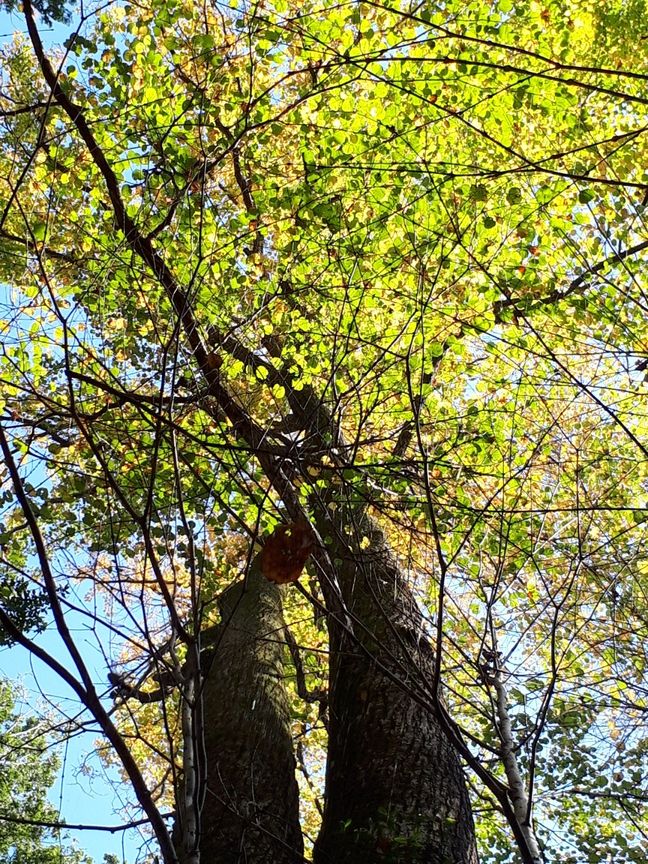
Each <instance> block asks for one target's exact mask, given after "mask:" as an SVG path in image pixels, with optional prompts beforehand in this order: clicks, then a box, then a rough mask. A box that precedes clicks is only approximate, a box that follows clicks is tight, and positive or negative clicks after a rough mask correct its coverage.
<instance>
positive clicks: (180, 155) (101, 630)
mask: <svg viewBox="0 0 648 864" xmlns="http://www.w3.org/2000/svg"><path fill="white" fill-rule="evenodd" d="M25 10H26V18H25V20H26V22H27V23H26V25H25V24H23V29H24V28H25V27H27V30H28V32H27V34H26V35H23V36H17V37H15V39H14V41H13V42H12V43H11V44H10V45H7V46H6V47H5V48H4V52H3V73H2V82H1V91H0V190H1V191H0V205H1V207H2V212H1V214H0V279H1V280H2V281H3V282H4V283H5V284H4V286H3V287H2V312H1V317H2V319H3V320H2V321H0V332H1V333H2V340H3V347H2V351H1V352H0V385H1V388H2V390H1V397H2V403H1V405H0V411H1V420H2V428H3V430H4V431H3V440H4V442H5V445H4V449H5V458H7V454H8V453H9V452H11V453H13V460H14V466H15V472H14V475H12V476H11V477H9V476H8V477H7V480H8V481H11V482H8V483H7V485H6V487H5V494H4V499H3V512H2V518H3V524H2V528H1V534H0V544H1V549H2V552H1V560H2V577H1V578H2V581H0V608H1V609H3V610H4V612H5V618H3V619H2V623H3V624H4V627H5V634H6V635H5V637H4V638H5V639H7V640H13V641H16V640H17V634H16V633H15V632H14V631H12V630H11V628H10V627H9V626H8V623H7V622H8V621H10V620H12V621H14V623H15V625H16V628H17V629H19V630H21V631H22V630H23V628H25V627H27V626H28V625H30V624H33V625H34V626H35V627H36V628H38V626H42V623H43V622H44V621H45V620H50V618H49V617H48V615H49V613H48V612H47V611H46V609H47V607H48V606H49V607H50V608H53V607H52V603H53V599H52V598H53V596H54V595H55V594H56V592H58V593H59V597H60V600H59V603H60V605H59V607H58V609H59V612H55V614H54V619H58V618H60V619H65V618H66V617H68V616H71V620H73V621H74V622H75V626H77V627H81V628H83V629H84V630H85V635H84V639H85V638H88V639H90V640H92V639H95V640H96V642H97V644H99V645H101V646H102V648H101V650H102V651H103V654H104V656H105V658H106V662H107V664H108V665H110V666H111V667H114V666H115V665H116V664H121V665H123V666H124V667H125V668H126V669H127V671H128V672H129V674H131V673H132V674H133V676H135V677H137V675H140V674H141V673H142V672H143V670H144V668H145V667H146V664H147V658H149V657H150V656H154V652H155V651H158V650H159V649H160V646H162V645H163V644H165V643H166V642H168V638H169V634H170V633H171V632H172V631H173V632H175V633H176V634H180V635H182V634H187V633H190V632H193V630H194V628H196V629H199V628H200V627H201V626H203V625H204V624H205V623H206V624H213V623H214V621H215V620H216V618H217V615H216V606H215V598H216V597H217V596H218V595H219V594H220V592H222V591H223V589H224V588H225V587H226V586H227V585H228V584H229V583H230V582H232V581H233V580H235V579H236V578H238V575H239V574H240V573H241V572H243V570H245V567H246V561H247V562H248V563H249V560H251V557H252V555H253V547H252V545H251V544H252V542H253V541H255V540H256V539H257V538H259V537H262V536H263V535H266V536H267V535H268V534H269V533H270V532H271V531H272V530H273V529H274V528H275V527H276V526H277V524H278V523H280V522H282V521H289V520H290V519H291V518H292V519H294V517H295V514H296V513H305V514H306V516H307V517H309V516H312V515H313V514H315V516H314V517H313V518H314V521H315V522H316V523H317V529H318V531H319V535H318V536H319V537H320V540H321V541H322V546H323V548H326V546H327V543H328V545H329V546H331V540H330V538H328V539H327V536H326V526H325V525H324V522H323V521H322V517H321V513H320V511H321V510H324V511H328V512H329V515H330V518H331V520H333V521H335V520H337V519H338V516H339V517H340V520H341V521H343V519H344V514H345V513H354V512H357V508H358V507H360V506H365V507H366V508H367V512H369V513H370V514H371V516H372V517H373V518H374V519H375V520H376V522H377V524H379V525H380V527H381V529H382V530H383V531H384V533H385V537H386V539H387V541H388V542H389V544H390V546H391V548H392V549H393V551H394V553H395V555H396V556H397V558H398V561H399V563H400V565H401V567H402V572H403V574H404V577H405V579H406V581H407V583H408V585H409V588H410V590H411V592H412V594H413V596H414V597H415V598H416V603H417V604H418V608H419V609H420V612H421V615H422V621H423V622H424V627H425V634H426V635H427V636H428V637H429V638H430V640H431V641H432V642H433V644H434V645H435V648H436V664H437V673H438V680H440V681H441V683H442V686H443V698H444V704H446V705H447V710H448V713H449V715H450V716H451V717H452V719H453V722H454V723H456V724H457V727H458V728H460V729H461V730H462V735H463V740H465V741H466V742H467V744H466V747H467V750H468V751H469V752H468V753H464V754H463V756H464V759H468V762H469V764H468V775H469V777H470V778H471V780H470V782H471V785H472V792H473V807H474V813H475V822H476V830H477V836H478V841H479V844H480V850H481V855H482V858H483V860H484V861H493V862H495V861H497V862H507V861H513V860H515V853H514V851H513V848H514V847H513V845H512V840H511V835H510V832H509V829H508V827H507V826H506V822H505V820H504V819H503V817H502V815H501V813H500V809H501V808H500V806H499V804H498V802H497V801H496V800H495V798H494V796H493V794H492V788H491V789H489V788H487V785H484V777H483V776H482V775H479V774H475V773H474V769H475V765H476V764H479V765H481V766H482V768H483V769H484V771H485V772H487V773H488V774H489V775H490V776H492V777H495V778H498V779H499V780H500V781H505V782H509V783H511V782H512V778H511V774H510V769H511V764H512V763H511V760H510V759H509V762H508V764H507V761H506V754H505V753H504V749H505V748H503V746H502V740H503V739H504V738H505V737H506V735H505V734H504V731H503V723H504V717H506V718H508V722H509V723H510V725H511V730H510V732H511V735H512V740H513V742H514V747H513V754H514V755H513V760H512V761H513V762H514V763H515V765H516V770H517V771H518V772H519V774H520V775H521V777H522V779H523V784H524V787H525V789H526V796H527V799H528V800H527V803H528V807H529V810H530V811H532V812H533V815H534V819H535V823H536V828H537V834H538V837H539V840H540V842H541V845H542V846H543V848H544V849H545V850H546V855H547V860H554V861H561V862H576V861H579V862H580V861H583V860H589V861H592V862H600V861H604V860H606V856H608V855H609V856H610V858H609V859H608V860H614V861H615V862H617V864H622V862H639V861H642V860H644V859H643V855H644V852H643V851H642V848H643V849H644V850H645V845H644V844H645V841H646V832H647V831H648V827H647V826H646V822H645V815H643V817H642V812H643V811H642V805H643V804H644V803H645V799H646V795H647V794H648V793H647V792H646V785H645V784H646V770H645V769H646V741H645V739H642V735H641V727H642V724H643V725H644V726H645V718H646V660H647V658H646V637H647V636H648V607H647V605H646V592H647V590H648V557H647V556H646V552H645V549H646V542H647V540H648V530H647V529H648V521H647V519H646V512H647V510H646V507H647V501H648V488H647V486H646V482H647V462H646V456H647V455H648V416H647V414H646V404H647V403H646V383H645V372H646V369H647V368H648V341H647V337H646V332H647V331H646V321H647V314H648V308H647V305H646V304H647V292H648V286H647V285H646V277H645V273H646V266H645V260H646V254H645V253H646V250H647V249H648V233H647V228H646V219H645V213H646V203H647V202H648V168H647V166H648V146H647V138H646V128H647V126H646V124H647V122H648V116H647V111H646V106H647V105H648V95H646V94H647V93H648V88H647V87H646V84H647V82H648V39H646V38H645V35H644V34H643V30H644V29H645V20H646V17H645V16H646V8H645V5H644V2H643V0H627V2H624V0H613V2H609V3H607V4H600V3H597V2H593V0H592V2H586V0H579V2H576V0H572V2H569V0H560V2H556V0H547V2H542V3H541V2H536V0H529V2H513V0H499V2H493V3H490V4H488V3H484V2H481V0H479V2H477V0H468V2H465V0H462V2H460V3H459V2H454V0H451V2H447V3H439V4H435V3H427V2H421V3H409V2H406V0H390V2H363V3H358V2H346V3H337V2H329V0H321V2H317V3H314V2H306V3H292V2H290V0H274V2H270V0H267V2H266V0H262V2H258V3H253V4H248V3H236V2H232V3H231V4H221V3H219V2H216V0H212V2H211V3H207V4H195V3H193V2H191V0H186V2H185V0H159V2H158V0H148V2H146V3H139V4H133V5H128V4H125V5H122V4H112V3H109V4H104V5H101V6H100V7H98V8H97V10H96V11H92V12H88V11H87V10H86V14H85V17H83V18H81V19H76V25H78V26H76V29H70V34H69V38H68V39H67V40H66V41H65V45H64V47H62V48H60V49H51V50H50V49H44V48H43V46H42V43H41V39H40V37H39V35H38V29H37V26H38V25H37V23H36V18H35V17H34V15H33V14H32V13H31V11H30V10H31V4H30V3H29V2H26V3H25ZM74 25H75V20H74V17H73V18H72V24H71V25H70V27H71V28H72V27H73V26H74ZM17 478H22V485H20V483H18V480H17ZM318 508H319V509H318ZM27 513H29V514H31V518H30V517H28V516H27V515H26V514H27ZM318 514H320V515H318ZM331 514H332V515H331ZM340 514H342V515H340ZM336 524H338V523H336ZM35 526H37V527H35ZM322 526H324V527H322ZM347 531H348V537H347V542H348V546H349V548H351V547H353V548H357V549H359V550H364V549H366V548H370V547H371V544H372V543H373V538H372V537H371V536H370V535H369V534H368V533H367V534H365V533H363V530H362V528H360V529H358V523H357V522H356V523H354V522H353V520H352V519H349V520H347ZM331 554H332V555H333V559H332V564H333V566H334V567H335V566H337V565H338V564H340V561H338V560H336V559H335V557H334V555H335V554H336V553H335V552H332V553H331ZM318 577H320V578H321V572H319V571H318V569H317V567H316V566H315V565H312V566H311V567H310V570H309V575H308V577H305V578H303V579H302V583H303V586H304V587H303V591H302V592H301V593H300V591H299V590H298V589H290V593H288V592H287V593H286V595H285V598H286V599H285V603H284V607H285V608H284V613H285V615H286V618H287V620H288V621H289V622H290V624H291V629H292V632H293V633H294V634H295V637H296V638H295V640H294V642H295V644H294V646H293V647H294V648H295V650H294V651H293V652H292V661H291V662H292V664H293V671H294V676H295V681H296V683H295V686H294V692H292V691H291V700H292V711H293V730H294V734H295V735H296V736H297V740H298V741H299V752H298V756H299V759H300V760H301V764H302V767H303V774H304V777H305V778H306V779H305V780H304V781H303V789H302V798H303V800H304V801H305V802H306V810H307V812H306V815H305V816H304V820H303V821H304V825H305V826H306V827H307V830H308V831H311V832H315V831H316V825H317V821H318V818H319V817H318V815H317V807H316V805H315V803H314V802H316V800H317V797H318V795H319V794H320V789H319V786H320V781H321V761H320V760H321V759H322V753H323V752H324V750H325V747H326V736H325V732H324V729H323V728H322V722H321V719H322V718H321V712H322V708H321V705H319V703H318V702H317V700H316V699H313V700H311V701H310V702H309V701H304V687H303V686H302V684H304V681H305V682H306V683H307V684H308V688H309V690H310V691H313V690H318V691H319V690H321V691H323V690H324V688H325V680H326V663H325V657H326V646H327V640H326V633H325V631H324V629H323V625H322V604H324V606H325V607H326V609H327V610H328V611H329V612H330V611H331V608H330V604H331V594H330V592H329V593H327V589H326V586H325V585H321V586H318V584H317V581H318ZM313 609H314V610H315V611H314V614H313ZM43 616H44V617H43ZM50 617H51V616H50ZM56 623H57V625H58V626H59V631H60V632H61V633H62V634H63V635H64V637H65V632H67V631H65V630H64V629H61V628H62V624H61V621H59V620H56ZM17 641H20V640H17ZM35 641H36V643H37V642H38V639H37V638H36V640H35ZM180 641H181V642H182V639H181V640H180ZM298 646H299V647H298ZM182 650H183V649H180V651H181V653H182ZM151 652H153V655H152V654H151ZM88 683H89V682H86V684H88ZM437 683H438V681H437ZM504 685H506V686H504ZM410 686H414V685H410ZM102 687H103V695H106V692H107V691H106V688H105V686H104V685H100V687H99V690H100V693H101V691H102ZM105 704H106V705H107V704H108V703H105ZM86 707H87V703H86ZM160 710H163V709H160ZM117 716H118V719H117V721H116V722H117V724H118V725H119V724H121V726H120V729H122V730H128V731H129V732H134V733H135V741H134V743H133V745H132V746H130V745H129V746H130V752H131V754H132V755H133V758H134V759H135V761H136V762H137V763H138V764H139V766H140V770H141V771H142V772H143V774H144V775H145V777H146V778H147V779H148V781H150V784H151V788H153V789H154V793H153V795H154V797H155V796H162V797H164V795H166V794H168V790H169V785H168V784H169V782H170V778H171V777H172V775H173V771H170V768H169V765H170V764H171V765H172V764H174V760H175V759H177V758H178V751H177V739H178V734H179V733H178V732H177V730H176V729H175V727H174V724H175V723H176V722H177V723H179V722H180V721H179V720H176V716H175V714H174V712H173V710H172V709H171V708H168V709H164V717H165V726H164V728H162V729H160V728H159V725H160V724H158V722H157V721H158V719H159V712H158V708H156V707H155V706H152V705H142V706H141V708H138V709H137V711H135V710H134V709H129V710H128V711H126V710H124V711H123V714H122V715H121V716H120V715H117ZM95 717H97V715H96V714H95ZM100 725H101V723H100ZM102 731H103V732H104V733H105V731H106V727H105V726H102ZM108 737H109V738H110V736H108ZM174 741H175V742H176V744H174V743H173V742H174ZM108 749H109V750H112V755H110V754H107V757H106V758H114V757H115V754H117V755H118V756H119V757H120V758H121V759H122V761H123V754H122V753H120V752H119V751H118V750H114V741H113V740H112V739H110V746H109V748H108ZM151 753H155V754H156V759H155V760H151V758H150V756H151ZM510 755H511V754H509V756H510ZM469 757H470V758H469ZM471 759H472V762H471ZM165 760H166V761H165ZM471 771H472V773H471ZM154 784H155V785H154ZM309 784H310V785H309ZM140 803H141V799H140ZM642 818H643V819H644V821H643V822H642V821H641V820H642Z"/></svg>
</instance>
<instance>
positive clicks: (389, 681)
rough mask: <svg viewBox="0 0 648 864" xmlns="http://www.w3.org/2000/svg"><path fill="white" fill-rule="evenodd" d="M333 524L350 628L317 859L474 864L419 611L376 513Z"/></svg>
mask: <svg viewBox="0 0 648 864" xmlns="http://www.w3.org/2000/svg"><path fill="white" fill-rule="evenodd" d="M344 509H346V508H344ZM329 512H330V511H329ZM347 517H349V514H348V512H347ZM340 518H342V514H341V513H340ZM349 527H351V533H352V537H351V538H350V537H349ZM336 529H337V530H336V536H335V540H334V543H333V544H332V545H331V546H330V547H329V551H330V553H331V558H332V559H333V560H334V562H335V565H336V570H337V573H338V577H339V582H340V588H341V591H342V595H343V597H344V600H345V604H346V607H347V609H348V611H349V613H350V619H351V626H352V627H353V631H354V635H353V637H351V636H350V635H349V633H348V631H347V629H346V628H345V627H344V626H341V625H340V624H339V623H338V624H333V625H332V627H331V674H330V695H329V704H330V721H329V750H328V764H327V772H326V794H325V810H324V819H323V824H322V830H321V833H320V836H319V838H318V840H317V844H316V848H315V856H314V861H315V864H334V862H335V864H344V862H349V864H351V862H353V864H365V862H366V864H369V862H372V864H375V862H380V861H382V862H390V864H414V862H421V864H423V862H425V864H475V862H476V861H477V854H476V849H475V841H474V830H473V822H472V815H471V810H470V803H469V800H468V794H467V789H466V784H465V780H464V776H463V771H462V767H461V763H460V761H459V757H458V755H457V753H456V752H455V750H454V749H453V747H452V745H451V744H450V743H449V742H448V741H447V739H446V737H445V735H444V732H443V730H442V728H441V726H440V724H439V721H438V719H437V717H436V716H435V712H434V709H433V708H432V705H433V700H432V697H431V682H432V681H433V677H434V654H433V651H432V649H431V647H430V645H429V643H428V642H427V640H426V639H425V637H424V636H423V627H422V624H423V621H422V617H421V614H420V612H419V610H418V608H417V606H416V603H415V601H414V598H413V596H412V594H411V592H410V591H409V589H408V587H407V585H406V584H405V582H404V580H403V578H402V575H401V573H400V571H399V567H398V563H397V562H396V561H395V559H394V557H393V555H392V554H391V552H390V550H389V548H388V546H387V545H386V543H385V540H384V537H383V535H382V532H381V531H380V530H379V529H378V528H377V526H376V525H375V524H374V523H373V522H372V520H371V519H369V518H368V517H367V516H366V514H363V513H362V512H358V511H356V512H355V513H354V514H352V515H351V516H350V521H348V522H347V524H346V525H345V524H344V523H342V522H339V523H338V524H337V525H336ZM329 531H330V522H329ZM363 538H364V540H363ZM367 541H369V545H368V546H367ZM361 544H362V545H361ZM363 546H367V548H366V549H364V550H363Z"/></svg>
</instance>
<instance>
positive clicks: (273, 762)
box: [198, 563, 304, 864]
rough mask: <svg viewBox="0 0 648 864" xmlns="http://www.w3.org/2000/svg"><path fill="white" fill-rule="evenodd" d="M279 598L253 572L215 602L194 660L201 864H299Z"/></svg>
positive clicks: (278, 593)
mask: <svg viewBox="0 0 648 864" xmlns="http://www.w3.org/2000/svg"><path fill="white" fill-rule="evenodd" d="M281 590H282V589H280V588H278V587H277V586H275V585H271V584H270V583H269V582H267V581H266V580H265V579H263V577H262V576H261V575H260V574H259V572H258V565H257V564H256V563H255V565H254V566H253V567H252V569H251V572H250V574H249V575H248V577H247V579H246V580H245V582H243V581H241V582H239V583H236V584H235V585H233V586H232V587H231V588H229V589H228V590H227V591H226V592H224V594H223V595H222V597H221V598H220V601H219V605H220V609H221V616H222V622H221V623H220V624H219V625H217V626H216V627H215V628H213V629H211V630H210V631H208V634H207V635H208V638H209V644H208V645H207V646H205V647H204V648H203V651H202V653H201V665H202V674H203V679H204V680H203V687H202V700H203V702H202V716H203V717H204V729H203V734H202V741H203V747H204V750H203V758H202V759H201V760H200V761H201V762H202V764H203V765H205V766H206V770H205V775H206V776H205V796H204V801H203V802H202V806H201V802H198V807H199V810H200V820H199V824H200V840H199V849H200V860H201V862H203V864H238V862H241V864H243V862H245V864H268V862H272V864H297V862H299V864H301V862H302V861H303V860H304V859H303V842H302V835H301V829H300V825H299V799H298V788H297V782H296V779H295V759H294V755H293V746H292V738H291V731H290V715H289V708H288V702H287V697H286V693H285V689H284V686H283V674H284V670H283V657H284V649H285V644H284V642H283V617H282V611H281Z"/></svg>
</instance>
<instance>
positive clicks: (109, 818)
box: [0, 6, 144, 864]
mask: <svg viewBox="0 0 648 864" xmlns="http://www.w3.org/2000/svg"><path fill="white" fill-rule="evenodd" d="M87 10H88V7H87V6H86V11H87ZM78 20H79V19H78V15H75V14H74V13H73V15H72V19H71V21H70V24H69V25H61V24H58V23H54V24H53V25H51V26H48V25H45V24H42V23H41V36H42V39H43V43H44V45H45V47H46V48H52V47H53V46H55V45H57V44H59V45H60V44H61V43H62V42H63V41H64V40H65V39H66V37H67V36H68V35H69V34H70V33H71V32H74V31H75V30H76V29H77V25H78ZM16 31H20V32H22V33H25V34H26V27H25V23H24V19H23V17H22V15H21V14H20V13H18V12H7V11H6V10H5V9H0V45H6V44H7V43H8V42H11V40H12V38H13V34H14V33H15V32H16ZM38 642H39V644H41V645H42V647H44V648H45V649H46V650H48V651H50V652H51V653H52V654H54V655H55V656H57V657H58V659H61V660H63V662H64V663H65V665H66V666H68V667H69V666H70V658H69V657H64V656H62V655H61V650H60V642H59V639H58V636H57V634H56V633H55V632H53V628H52V630H50V631H46V632H45V633H44V634H42V635H41V636H39V637H38ZM90 662H92V661H91V660H90ZM100 674H105V666H103V667H102V669H101V673H100ZM0 677H4V678H8V679H10V680H12V681H14V682H17V683H18V684H19V685H20V687H21V691H22V695H23V701H22V707H23V708H24V710H25V712H26V713H29V712H30V709H31V712H32V713H33V712H34V711H36V712H37V713H40V712H41V711H48V710H50V709H51V706H57V705H60V706H62V707H63V710H65V706H66V705H72V704H75V705H77V704H78V703H77V701H76V700H74V702H73V701H72V694H71V692H70V691H69V690H68V689H67V688H66V686H65V685H64V684H63V683H62V682H61V681H59V680H58V679H57V678H56V676H55V675H54V674H53V673H52V672H51V671H50V670H49V669H47V667H45V666H44V665H43V664H42V663H40V662H39V661H37V660H33V659H32V658H30V657H29V656H28V654H27V653H26V652H25V651H24V650H23V649H21V648H12V649H0ZM95 680H97V676H95ZM106 686H107V682H106ZM96 739H97V736H96V735H95V734H93V733H84V734H82V735H79V736H77V737H74V738H72V739H71V740H70V742H69V744H68V745H67V747H66V749H65V751H62V752H61V757H62V759H63V760H64V762H63V765H62V768H61V771H60V772H59V778H58V781H57V783H56V785H55V786H54V787H53V788H52V790H51V792H50V796H49V797H50V800H51V802H52V804H53V805H54V806H55V807H56V808H57V809H59V811H60V815H61V817H62V818H63V819H64V820H65V821H67V822H69V823H80V824H94V825H97V824H98V825H117V824H120V823H121V822H122V821H123V817H121V816H120V815H119V813H118V812H117V811H118V810H119V809H120V807H122V806H123V805H124V803H125V801H124V800H122V799H120V794H119V793H121V794H124V793H128V787H126V786H124V784H121V785H119V784H115V783H111V782H110V781H111V778H112V779H113V780H115V779H116V778H117V772H116V771H114V770H113V771H111V772H108V771H107V770H106V768H105V767H104V766H103V765H102V764H101V763H100V762H99V760H98V758H97V757H96ZM69 834H70V836H71V837H73V838H75V839H76V840H77V842H78V845H79V847H80V848H82V849H83V850H85V851H86V852H87V853H88V854H89V855H91V856H92V857H93V858H94V859H95V861H96V862H97V864H101V862H102V861H103V856H104V853H112V854H113V855H116V856H117V858H118V859H119V860H123V861H128V862H129V864H132V862H134V861H135V860H136V859H137V856H138V853H139V851H140V849H141V848H142V843H143V842H144V838H143V836H142V835H141V834H140V833H139V832H138V831H129V832H117V833H115V834H112V833H107V832H98V831H87V830H84V831H70V832H69Z"/></svg>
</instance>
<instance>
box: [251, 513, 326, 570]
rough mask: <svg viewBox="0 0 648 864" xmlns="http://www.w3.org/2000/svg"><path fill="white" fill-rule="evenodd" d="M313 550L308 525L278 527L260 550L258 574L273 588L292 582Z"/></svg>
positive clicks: (304, 523)
mask: <svg viewBox="0 0 648 864" xmlns="http://www.w3.org/2000/svg"><path fill="white" fill-rule="evenodd" d="M314 548H315V537H314V535H313V531H312V529H311V527H310V525H309V524H308V522H306V521H304V520H300V521H298V522H291V523H290V524H288V525H280V526H279V527H278V528H275V530H274V531H273V533H272V534H271V535H270V537H269V538H268V540H266V544H265V546H264V547H263V549H262V551H261V556H260V561H261V572H262V573H263V575H264V576H265V578H266V579H268V580H269V581H270V582H276V583H277V585H285V584H286V583H288V582H296V581H297V580H298V579H299V577H300V576H301V572H302V570H303V569H304V565H305V564H306V561H307V560H308V557H309V555H310V554H311V552H312V551H313V549H314Z"/></svg>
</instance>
